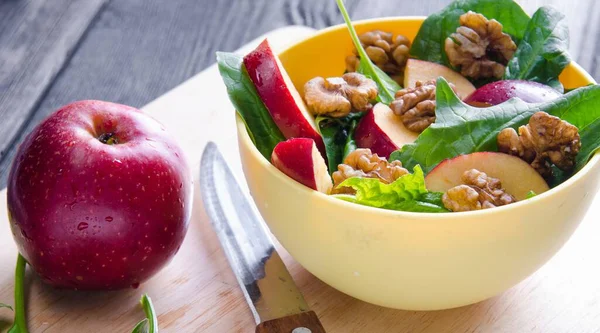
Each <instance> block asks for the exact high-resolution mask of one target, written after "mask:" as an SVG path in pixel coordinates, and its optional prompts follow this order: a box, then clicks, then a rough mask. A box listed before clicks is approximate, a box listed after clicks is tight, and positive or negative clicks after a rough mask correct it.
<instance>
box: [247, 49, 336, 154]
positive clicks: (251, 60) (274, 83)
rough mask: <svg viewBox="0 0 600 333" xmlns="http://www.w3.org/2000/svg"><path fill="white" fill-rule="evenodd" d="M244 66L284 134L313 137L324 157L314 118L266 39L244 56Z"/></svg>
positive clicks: (294, 136) (291, 136)
mask: <svg viewBox="0 0 600 333" xmlns="http://www.w3.org/2000/svg"><path fill="white" fill-rule="evenodd" d="M244 66H245V67H246V70H247V71H248V75H249V76H250V79H251V80H252V82H253V83H254V86H255V87H256V91H257V92H258V95H259V96H260V98H261V100H262V101H263V103H264V104H265V106H266V108H267V110H269V113H270V114H271V117H272V118H273V121H275V124H276V125H277V127H279V130H281V133H283V136H285V137H286V138H287V139H291V138H310V139H313V140H314V141H315V143H316V145H317V147H318V148H319V151H321V153H322V154H323V156H327V155H326V154H325V144H324V143H323V138H322V137H321V135H320V134H319V132H318V131H317V127H316V125H315V121H314V119H313V117H312V116H311V115H310V113H309V112H308V110H307V108H306V106H305V105H304V101H303V100H302V97H301V96H300V94H299V93H298V90H297V89H296V87H294V84H293V83H292V80H291V79H290V77H289V76H288V74H287V72H286V70H285V68H283V65H282V64H281V62H280V61H279V58H278V57H277V56H276V55H275V53H273V50H272V49H271V46H270V45H269V42H268V40H266V39H265V40H264V41H263V42H262V43H261V44H260V45H259V46H258V47H257V48H256V49H255V50H254V51H252V52H250V53H248V55H246V56H245V57H244Z"/></svg>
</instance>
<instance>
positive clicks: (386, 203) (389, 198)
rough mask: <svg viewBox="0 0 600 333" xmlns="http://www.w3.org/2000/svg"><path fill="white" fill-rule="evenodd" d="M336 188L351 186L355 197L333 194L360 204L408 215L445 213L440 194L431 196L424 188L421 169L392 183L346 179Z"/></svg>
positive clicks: (364, 179) (373, 179) (377, 180)
mask: <svg viewBox="0 0 600 333" xmlns="http://www.w3.org/2000/svg"><path fill="white" fill-rule="evenodd" d="M339 186H342V187H343V186H347V187H352V188H353V189H354V190H356V195H354V196H352V195H334V196H335V197H337V198H339V199H342V200H345V201H349V202H353V203H357V204H360V205H365V206H371V207H378V208H384V209H391V210H400V211H407V212H432V213H441V212H447V210H446V209H445V208H444V205H443V204H442V203H441V195H442V194H441V193H431V192H428V191H427V189H426V188H425V176H424V174H423V170H422V169H421V167H420V166H418V165H417V166H415V167H414V169H413V173H412V174H406V175H404V176H402V177H400V178H398V179H396V181H394V182H393V183H391V184H384V183H382V182H381V181H379V179H375V178H349V179H346V180H345V181H343V182H342V183H341V184H340V185H339Z"/></svg>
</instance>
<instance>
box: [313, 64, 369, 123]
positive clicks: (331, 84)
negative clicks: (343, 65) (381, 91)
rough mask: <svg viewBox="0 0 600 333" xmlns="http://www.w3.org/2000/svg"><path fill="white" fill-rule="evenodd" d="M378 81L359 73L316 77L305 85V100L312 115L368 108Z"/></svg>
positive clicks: (339, 113)
mask: <svg viewBox="0 0 600 333" xmlns="http://www.w3.org/2000/svg"><path fill="white" fill-rule="evenodd" d="M377 93H378V91H377V84H376V83H375V82H374V81H373V80H371V79H369V78H367V77H366V76H364V75H362V74H358V73H346V74H344V75H343V76H342V77H332V78H326V79H324V78H322V77H315V78H314V79H311V80H310V81H308V82H306V84H305V85H304V101H305V102H306V105H307V106H308V109H309V110H310V112H311V113H312V114H313V115H327V116H330V117H344V116H346V115H348V114H349V113H350V112H352V111H367V110H368V109H369V108H371V107H372V106H373V105H372V104H371V102H373V101H375V99H376V98H377Z"/></svg>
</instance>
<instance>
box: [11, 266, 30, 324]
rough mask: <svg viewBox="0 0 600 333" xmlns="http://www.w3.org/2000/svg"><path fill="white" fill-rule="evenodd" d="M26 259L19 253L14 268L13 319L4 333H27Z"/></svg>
mask: <svg viewBox="0 0 600 333" xmlns="http://www.w3.org/2000/svg"><path fill="white" fill-rule="evenodd" d="M26 266H27V261H26V260H25V258H24V257H23V256H22V255H21V254H19V256H18V257H17V268H16V269H15V320H14V322H13V325H12V326H11V327H10V328H9V329H8V332H6V333H28V332H29V331H28V330H27V318H26V316H25V267H26Z"/></svg>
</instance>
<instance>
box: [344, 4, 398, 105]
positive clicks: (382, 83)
mask: <svg viewBox="0 0 600 333" xmlns="http://www.w3.org/2000/svg"><path fill="white" fill-rule="evenodd" d="M336 1H337V5H338V8H339V9H340V12H341V13H342V16H343V17H344V21H345V22H346V25H347V26H348V31H349V32H350V37H351V38H352V42H353V43H354V47H356V50H357V51H358V55H359V57H360V63H359V65H358V68H357V69H356V71H357V72H358V73H361V74H363V75H364V76H366V77H368V78H370V79H371V80H373V81H375V83H376V84H377V89H378V95H377V101H378V102H381V103H383V104H386V105H390V103H391V102H393V101H394V96H395V95H396V91H398V90H400V89H401V87H400V85H399V84H398V83H397V82H396V81H394V80H393V79H392V78H390V77H389V76H388V75H387V74H386V73H385V72H384V71H382V70H381V69H380V68H379V67H377V66H375V65H374V64H373V62H371V59H369V56H368V55H367V52H366V51H365V49H364V48H363V47H362V44H361V43H360V40H359V39H358V35H357V34H356V30H355V29H354V27H353V26H352V21H350V16H349V15H348V11H347V10H346V7H345V6H344V1H343V0H336Z"/></svg>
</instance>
